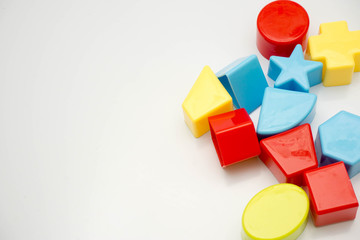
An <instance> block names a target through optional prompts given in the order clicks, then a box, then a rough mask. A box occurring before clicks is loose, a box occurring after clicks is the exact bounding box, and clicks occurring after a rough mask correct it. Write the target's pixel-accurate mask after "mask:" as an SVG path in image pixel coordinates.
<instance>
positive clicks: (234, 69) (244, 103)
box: [216, 55, 268, 114]
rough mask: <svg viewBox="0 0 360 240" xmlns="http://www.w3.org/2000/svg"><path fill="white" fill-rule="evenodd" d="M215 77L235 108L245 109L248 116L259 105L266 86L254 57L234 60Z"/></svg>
mask: <svg viewBox="0 0 360 240" xmlns="http://www.w3.org/2000/svg"><path fill="white" fill-rule="evenodd" d="M216 76H217V77H218V78H219V80H220V82H221V83H222V84H223V86H224V87H225V89H226V90H227V91H228V93H229V94H230V96H231V97H232V99H233V104H234V106H235V108H237V109H238V108H245V109H246V111H247V112H248V113H249V114H250V113H251V112H253V111H254V110H255V109H256V108H258V107H259V106H260V105H261V103H262V100H263V96H264V91H265V88H266V87H267V86H268V84H267V81H266V78H265V75H264V73H263V71H262V69H261V66H260V63H259V60H258V58H257V56H256V55H251V56H249V57H246V58H240V59H238V60H236V61H235V62H233V63H231V64H230V65H228V66H227V67H225V68H224V69H222V70H221V71H219V72H218V73H217V74H216Z"/></svg>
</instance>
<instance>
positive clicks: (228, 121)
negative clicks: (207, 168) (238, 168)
mask: <svg viewBox="0 0 360 240" xmlns="http://www.w3.org/2000/svg"><path fill="white" fill-rule="evenodd" d="M209 125H210V131H211V137H212V140H213V143H214V146H215V149H216V153H217V155H218V157H219V160H220V164H221V166H222V167H226V166H228V165H230V164H234V163H237V162H240V161H243V160H246V159H249V158H252V157H256V156H258V155H259V154H260V146H259V141H258V139H257V136H256V132H255V128H254V124H253V122H252V121H251V118H250V117H249V115H248V113H247V112H246V110H245V109H244V108H240V109H237V110H235V111H231V112H227V113H223V114H219V115H216V116H212V117H209Z"/></svg>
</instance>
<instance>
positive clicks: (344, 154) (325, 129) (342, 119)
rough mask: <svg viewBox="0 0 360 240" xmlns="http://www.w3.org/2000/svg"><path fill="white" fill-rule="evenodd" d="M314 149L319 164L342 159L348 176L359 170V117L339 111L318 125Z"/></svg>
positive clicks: (323, 164)
mask: <svg viewBox="0 0 360 240" xmlns="http://www.w3.org/2000/svg"><path fill="white" fill-rule="evenodd" d="M315 149H316V153H317V159H318V161H319V165H320V166H325V165H329V164H332V163H335V162H339V161H343V162H344V163H345V167H346V170H347V171H348V174H349V177H353V176H355V175H356V174H357V173H359V172H360V117H359V116H357V115H355V114H352V113H349V112H346V111H340V112H338V113H337V114H336V115H335V116H333V117H332V118H330V119H329V120H327V121H326V122H324V123H323V124H321V125H320V126H319V130H318V133H317V136H316V140H315Z"/></svg>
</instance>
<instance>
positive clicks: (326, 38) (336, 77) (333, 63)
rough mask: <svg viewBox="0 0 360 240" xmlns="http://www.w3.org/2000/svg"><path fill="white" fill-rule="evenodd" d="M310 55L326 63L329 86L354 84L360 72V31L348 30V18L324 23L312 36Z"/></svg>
mask: <svg viewBox="0 0 360 240" xmlns="http://www.w3.org/2000/svg"><path fill="white" fill-rule="evenodd" d="M306 55H307V58H308V59H310V60H313V61H319V62H322V63H323V76H322V78H323V84H324V86H326V87H329V86H339V85H346V84H350V83H351V78H352V74H353V72H354V71H355V72H359V71H360V31H351V32H350V31H349V30H348V26H347V23H346V21H339V22H330V23H323V24H321V25H320V35H317V36H311V37H309V42H308V47H307V51H306Z"/></svg>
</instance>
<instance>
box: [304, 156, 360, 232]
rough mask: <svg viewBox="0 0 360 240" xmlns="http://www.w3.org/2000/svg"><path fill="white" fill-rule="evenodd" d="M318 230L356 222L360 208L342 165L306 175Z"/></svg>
mask: <svg viewBox="0 0 360 240" xmlns="http://www.w3.org/2000/svg"><path fill="white" fill-rule="evenodd" d="M304 178H305V182H306V190H307V192H308V193H309V198H310V206H311V212H312V216H313V222H314V224H315V226H323V225H328V224H332V223H337V222H342V221H347V220H353V219H355V217H356V212H357V209H358V206H359V203H358V200H357V198H356V195H355V192H354V189H353V187H352V184H351V181H350V179H349V176H348V174H347V172H346V169H345V165H344V163H343V162H338V163H334V164H331V165H328V166H324V167H321V168H317V169H314V170H310V171H308V172H306V173H305V176H304Z"/></svg>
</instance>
